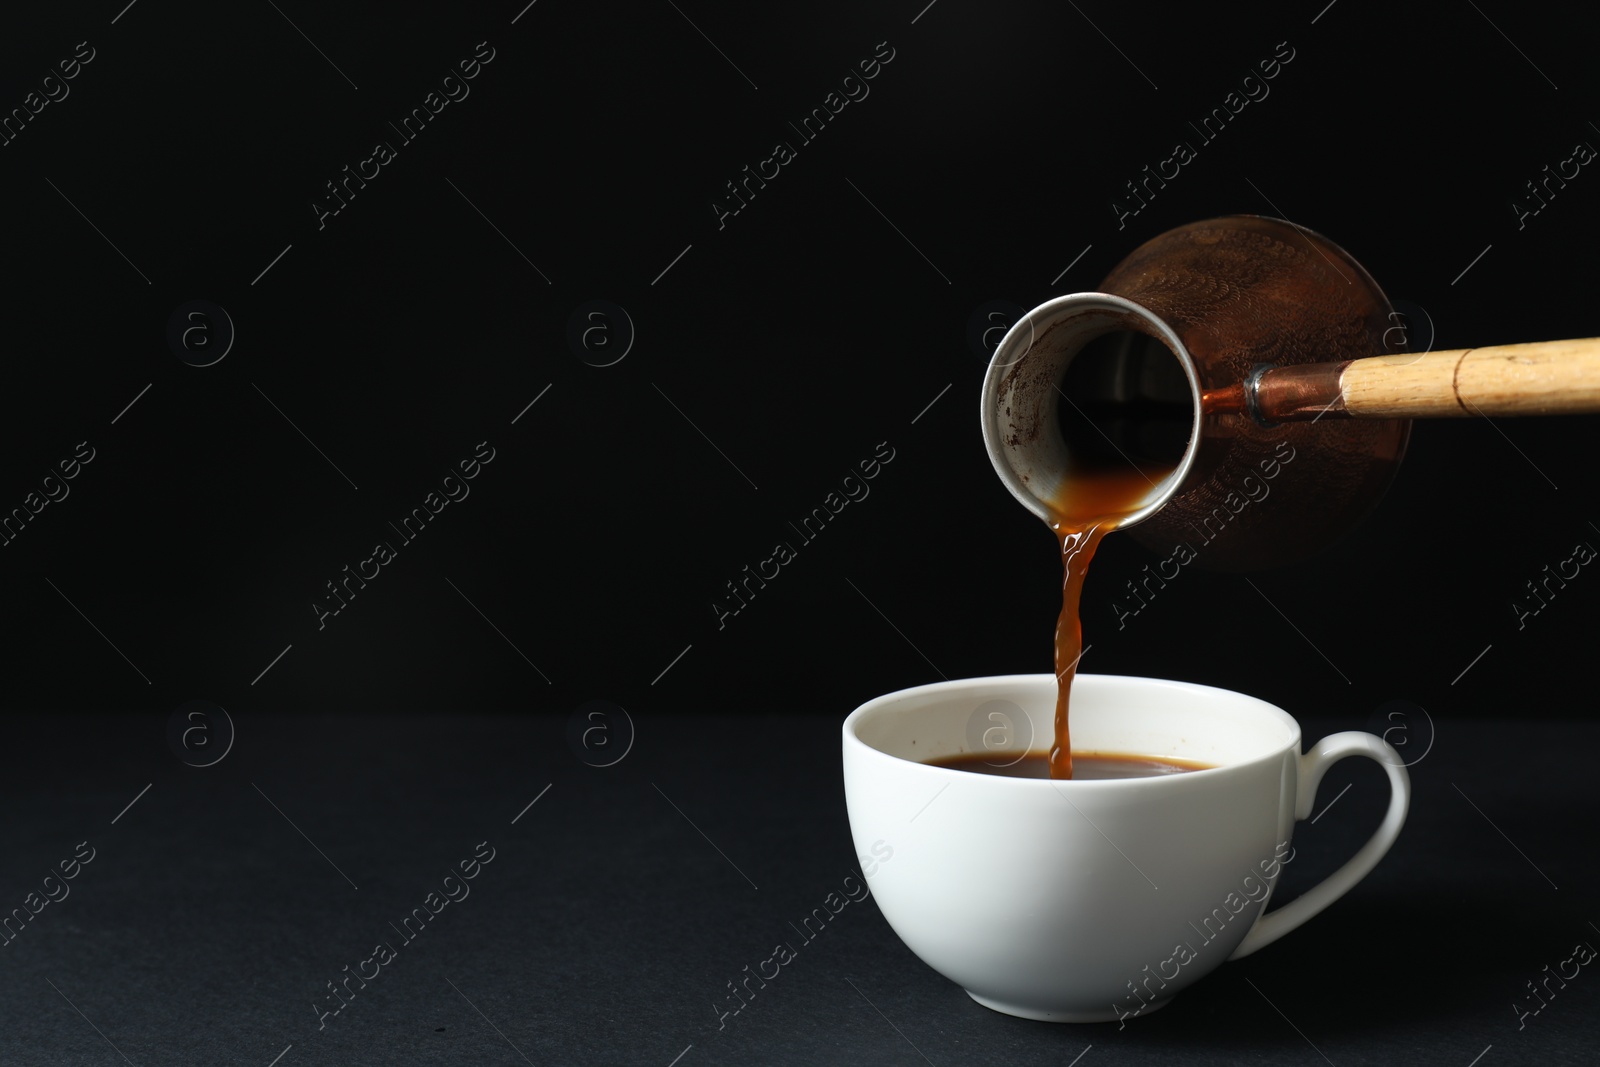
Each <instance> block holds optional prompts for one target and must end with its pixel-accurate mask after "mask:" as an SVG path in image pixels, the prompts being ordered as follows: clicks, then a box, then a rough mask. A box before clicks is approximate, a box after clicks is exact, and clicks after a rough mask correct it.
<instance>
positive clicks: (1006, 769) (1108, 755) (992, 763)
mask: <svg viewBox="0 0 1600 1067" xmlns="http://www.w3.org/2000/svg"><path fill="white" fill-rule="evenodd" d="M923 762H924V763H927V764H928V765H930V766H933V767H949V768H950V769H951V770H957V771H973V772H975V773H977V774H993V775H997V776H999V777H1001V778H1049V777H1051V774H1050V753H1048V752H1024V753H1023V754H1022V756H1021V757H1020V758H1018V759H1012V760H997V759H995V758H994V756H993V754H991V753H988V752H961V753H958V754H956V755H954V756H940V757H938V758H936V759H930V760H924V761H923ZM1215 766H1216V764H1214V763H1201V762H1200V761H1199V760H1190V759H1179V758H1177V757H1176V756H1132V755H1127V754H1124V753H1120V752H1075V753H1073V755H1072V777H1073V779H1074V780H1076V781H1096V780H1102V779H1107V778H1158V777H1160V776H1162V775H1166V774H1182V773H1184V772H1185V771H1204V770H1210V769H1211V768H1212V767H1215Z"/></svg>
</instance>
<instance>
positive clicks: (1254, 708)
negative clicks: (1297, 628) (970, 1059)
mask: <svg viewBox="0 0 1600 1067" xmlns="http://www.w3.org/2000/svg"><path fill="white" fill-rule="evenodd" d="M1055 696H1056V685H1055V678H1054V676H1053V675H1050V674H1037V675H1015V676H1010V677H996V678H974V679H965V680H960V681H952V682H940V683H937V684H934V685H924V686H918V687H917V688H914V689H906V690H902V691H900V692H898V693H890V694H887V695H885V696H881V697H878V698H876V699H875V700H870V701H868V702H867V703H865V704H863V705H862V706H861V707H859V708H857V709H856V710H855V711H854V712H852V713H851V714H850V716H849V717H848V718H847V719H845V722H844V788H845V802H846V805H847V806H848V809H849V813H850V831H851V835H852V836H853V838H854V840H855V846H856V852H857V854H858V855H859V856H860V857H861V858H862V865H863V871H864V873H868V875H869V879H870V884H871V888H872V895H873V896H874V897H875V898H876V899H877V902H878V907H879V909H880V910H881V911H882V912H883V915H884V918H886V919H887V920H888V921H889V925H890V926H891V927H893V928H894V931H895V933H896V934H898V935H899V936H900V938H901V940H903V941H904V942H905V943H906V945H907V946H908V947H910V949H911V950H912V951H913V952H915V953H916V954H917V955H918V956H919V957H921V959H922V960H923V962H925V963H927V964H928V966H930V967H932V968H933V969H934V970H936V971H938V972H939V973H940V974H942V975H944V976H945V977H947V978H949V979H950V980H951V981H953V982H956V983H957V984H959V985H960V986H961V987H962V988H963V989H965V990H966V991H967V993H968V995H969V996H971V997H972V999H973V1000H976V1001H977V1002H978V1003H980V1004H983V1005H985V1006H987V1007H990V1008H994V1009H995V1010H997V1011H1002V1012H1006V1013H1008V1014H1011V1015H1019V1016H1022V1017H1024V1018H1028V1019H1040V1020H1047V1021H1053V1022H1107V1021H1112V1020H1117V1019H1122V1020H1126V1019H1128V1018H1131V1017H1133V1016H1136V1015H1139V1014H1141V1013H1143V1012H1146V1011H1153V1010H1155V1009H1156V1008H1159V1007H1162V1006H1163V1005H1165V1004H1166V1003H1167V1002H1169V1001H1170V1000H1171V999H1172V997H1173V996H1174V995H1176V994H1177V993H1179V992H1180V991H1182V990H1183V989H1184V988H1186V987H1187V986H1189V985H1190V984H1192V983H1193V982H1195V981H1196V980H1198V979H1200V978H1201V977H1203V976H1205V975H1206V974H1208V973H1209V972H1211V971H1212V970H1214V969H1215V968H1216V967H1218V966H1219V965H1220V964H1222V963H1223V961H1225V960H1230V959H1237V958H1239V957H1241V956H1245V955H1248V954H1250V953H1252V952H1254V951H1255V950H1256V949H1258V948H1261V947H1262V946H1263V945H1267V944H1270V943H1272V942H1273V941H1276V940H1277V939H1278V938H1280V937H1282V936H1283V935H1284V934H1286V933H1288V932H1289V931H1290V930H1293V929H1294V928H1295V927H1297V926H1299V925H1300V924H1301V923H1303V922H1305V921H1306V920H1307V919H1309V918H1311V916H1313V915H1315V914H1317V913H1318V912H1319V911H1321V910H1322V909H1323V908H1325V907H1327V906H1328V905H1329V904H1331V903H1333V902H1334V901H1335V900H1337V899H1338V898H1339V897H1341V896H1343V895H1344V893H1345V892H1346V891H1348V890H1349V889H1350V888H1351V887H1352V886H1354V885H1355V884H1356V883H1357V882H1359V881H1360V880H1361V879H1362V878H1364V877H1365V876H1366V874H1367V872H1368V871H1370V870H1372V868H1373V867H1374V866H1375V865H1376V864H1377V862H1378V860H1379V859H1381V858H1382V857H1383V854H1384V853H1385V852H1387V851H1388V850H1389V846H1390V845H1392V844H1393V843H1394V839H1395V837H1396V836H1398V834H1399V833H1400V827H1401V826H1402V825H1403V824H1404V823H1405V818H1406V811H1407V808H1408V807H1409V804H1410V800H1411V783H1410V778H1409V777H1408V776H1407V774H1406V769H1405V766H1404V764H1403V762H1402V760H1401V758H1400V756H1399V754H1398V753H1397V752H1395V750H1394V749H1393V748H1392V747H1390V746H1389V745H1388V744H1387V743H1386V742H1384V741H1382V740H1380V739H1379V738H1377V737H1374V736H1373V735H1372V734H1368V733H1360V732H1355V731H1351V732H1347V733H1337V734H1332V735H1330V736H1328V737H1325V738H1323V739H1322V740H1321V741H1320V742H1318V743H1317V744H1316V745H1314V746H1313V747H1312V749H1311V750H1310V751H1309V752H1307V753H1305V754H1304V755H1301V753H1300V726H1299V724H1298V723H1296V722H1295V721H1294V719H1293V718H1291V717H1290V716H1289V715H1288V714H1287V713H1286V712H1284V711H1282V710H1281V709H1279V708H1276V707H1274V706H1272V705H1271V704H1268V703H1266V702H1265V701H1261V700H1257V699H1255V698H1254V697H1248V696H1244V695H1242V694H1239V693H1232V692H1229V691H1227V690H1225V689H1214V688H1212V687H1210V686H1203V685H1192V684H1189V683H1186V682H1169V681H1159V680H1156V679H1150V678H1126V677H1117V676H1111V675H1092V674H1091V675H1079V676H1078V678H1077V679H1076V681H1075V682H1074V684H1073V689H1072V712H1071V714H1072V720H1071V723H1072V747H1073V751H1074V752H1078V753H1084V752H1106V753H1126V754H1130V755H1143V756H1171V757H1177V758H1180V759H1187V760H1196V761H1199V762H1202V763H1206V764H1212V765H1214V766H1212V767H1210V768H1208V769H1205V770H1197V771H1189V772H1186V773H1183V774H1172V775H1164V776H1159V777H1148V778H1127V779H1113V780H1100V781H1076V780H1075V781H1050V780H1044V779H1029V778H1007V777H1001V776H997V775H989V774H977V773H974V772H972V771H967V770H956V769H951V768H946V767H934V766H931V765H929V764H927V763H924V762H922V761H924V760H927V759H935V758H939V757H945V756H952V755H955V754H957V753H961V752H972V751H984V750H985V749H987V750H988V751H989V757H990V758H991V760H992V761H993V762H1005V761H1006V760H1007V759H1011V758H1015V754H1016V753H1018V752H1021V751H1023V750H1025V749H1029V748H1031V749H1035V750H1048V748H1049V742H1050V738H1051V737H1052V735H1053V731H1054V726H1053V722H1054V716H1055ZM1006 720H1012V721H1006ZM979 737H981V738H982V741H981V742H980V743H979V744H977V745H975V744H974V739H975V738H979ZM1035 739H1037V740H1035ZM1008 751H1009V752H1011V755H1009V756H1008V755H1007V752H1008ZM1356 755H1360V756H1366V757H1368V758H1370V759H1373V760H1376V761H1378V763H1379V764H1380V765H1381V766H1382V767H1383V768H1384V770H1385V771H1386V772H1387V773H1388V776H1389V784H1390V790H1391V794H1390V798H1389V810H1388V812H1387V814H1386V815H1385V816H1384V819H1383V823H1382V824H1381V825H1380V826H1379V827H1378V830H1377V832H1376V833H1374V834H1373V835H1372V837H1371V839H1369V840H1368V841H1367V843H1366V844H1365V845H1363V846H1362V847H1361V849H1360V851H1358V852H1357V853H1356V854H1355V856H1353V857H1352V858H1351V859H1350V861H1349V862H1347V863H1346V864H1345V865H1344V866H1343V867H1340V868H1339V869H1338V870H1337V871H1335V872H1334V873H1333V874H1331V875H1329V876H1328V877H1327V878H1326V879H1324V880H1323V881H1322V882H1320V883H1319V884H1318V885H1316V886H1315V887H1314V888H1312V889H1310V890H1308V891H1306V892H1305V893H1303V894H1302V895H1301V896H1300V897H1298V898H1297V899H1296V900H1294V901H1293V902H1292V903H1290V904H1288V905H1286V906H1284V907H1282V908H1279V909H1277V910H1275V911H1272V912H1267V911H1266V903H1267V900H1268V899H1269V898H1270V896H1271V892H1272V889H1273V887H1274V886H1275V885H1276V883H1277V876H1278V874H1279V872H1280V870H1281V868H1282V866H1283V865H1284V864H1285V863H1288V862H1291V861H1292V860H1293V849H1292V846H1291V845H1290V844H1289V842H1290V839H1291V837H1292V836H1293V833H1294V824H1295V822H1296V820H1299V819H1304V818H1306V817H1307V816H1309V815H1310V814H1311V811H1312V802H1313V800H1314V799H1315V798H1316V793H1317V784H1318V783H1319V782H1320V781H1321V780H1322V776H1323V773H1324V772H1325V771H1326V770H1327V769H1328V767H1329V766H1330V765H1332V764H1333V763H1334V762H1336V761H1337V760H1340V759H1343V758H1344V757H1346V756H1356ZM869 868H870V869H869Z"/></svg>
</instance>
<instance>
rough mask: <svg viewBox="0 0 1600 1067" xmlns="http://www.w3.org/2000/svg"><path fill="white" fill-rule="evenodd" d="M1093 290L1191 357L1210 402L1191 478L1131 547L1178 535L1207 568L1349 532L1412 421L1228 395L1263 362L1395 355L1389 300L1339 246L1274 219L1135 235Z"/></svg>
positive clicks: (1248, 218)
mask: <svg viewBox="0 0 1600 1067" xmlns="http://www.w3.org/2000/svg"><path fill="white" fill-rule="evenodd" d="M1099 289H1100V291H1101V292H1105V293H1113V294H1116V295H1118V296H1123V297H1126V298H1128V299H1129V300H1132V301H1134V302H1136V303H1138V304H1140V305H1142V306H1143V307H1145V308H1147V309H1148V310H1149V311H1151V312H1152V313H1153V314H1154V315H1156V316H1157V317H1158V318H1160V319H1161V320H1162V321H1163V322H1165V323H1166V324H1167V325H1168V326H1169V327H1170V328H1171V329H1172V330H1173V332H1175V333H1176V334H1177V335H1178V336H1179V338H1181V339H1182V341H1183V343H1184V345H1185V347H1187V348H1188V350H1189V352H1190V354H1191V355H1192V356H1193V358H1194V362H1195V364H1196V367H1197V369H1198V371H1199V374H1200V383H1201V389H1202V395H1203V396H1204V397H1207V398H1208V399H1209V400H1210V401H1211V403H1210V404H1208V406H1207V408H1206V409H1205V412H1206V413H1205V414H1203V415H1202V417H1201V422H1200V434H1201V443H1200V449H1199V452H1198V455H1197V457H1196V462H1195V464H1194V466H1193V468H1192V469H1191V471H1190V473H1189V476H1188V477H1187V478H1186V479H1185V481H1184V482H1183V484H1182V486H1181V487H1180V488H1179V489H1178V491H1177V493H1176V494H1175V495H1174V496H1173V497H1172V499H1171V500H1169V501H1168V502H1167V504H1166V505H1165V506H1164V507H1163V508H1161V509H1160V510H1159V511H1157V512H1156V513H1155V514H1153V515H1151V516H1150V517H1149V518H1147V519H1145V520H1144V521H1143V522H1141V523H1139V524H1137V525H1136V526H1133V527H1131V528H1130V529H1129V530H1128V532H1129V533H1130V534H1132V535H1133V536H1134V537H1135V538H1136V539H1137V540H1139V541H1140V542H1141V543H1143V544H1145V545H1146V546H1147V547H1149V548H1151V549H1153V550H1155V551H1157V552H1160V553H1162V554H1170V553H1171V552H1172V551H1173V549H1175V548H1176V546H1177V545H1178V544H1179V543H1182V542H1187V543H1188V544H1189V545H1190V546H1191V547H1192V548H1193V549H1194V550H1195V551H1196V553H1197V556H1198V558H1197V562H1199V563H1200V564H1201V565H1202V566H1206V567H1209V568H1214V569H1218V570H1253V569H1257V568H1262V567H1271V566H1277V565H1281V564H1285V563H1291V562H1294V561H1297V560H1300V559H1303V558H1305V557H1307V556H1310V555H1312V554H1314V553H1316V552H1317V551H1318V550H1320V549H1322V548H1323V547H1325V546H1326V545H1327V544H1329V543H1330V542H1332V541H1334V540H1335V539H1337V538H1338V537H1340V536H1341V535H1343V534H1344V533H1346V532H1347V531H1348V530H1349V529H1350V528H1351V527H1353V526H1354V525H1355V524H1356V523H1357V522H1359V521H1360V520H1361V518H1362V517H1364V516H1365V515H1366V514H1367V513H1368V512H1369V511H1370V510H1371V509H1372V507H1373V506H1374V505H1375V504H1376V503H1377V501H1378V499H1379V498H1380V497H1381V496H1382V495H1383V492H1384V490H1385V489H1386V488H1388V485H1389V482H1390V480H1391V479H1392V478H1393V476H1394V471H1395V468H1396V466H1397V465H1398V463H1399V461H1400V459H1401V457H1402V456H1403V455H1404V453H1405V447H1406V441H1407V438H1408V437H1409V436H1410V432H1411V423H1410V421H1409V420H1403V419H1382V420H1379V419H1347V418H1338V417H1335V416H1334V415H1333V414H1332V413H1330V415H1329V417H1326V418H1320V419H1315V420H1314V421H1309V422H1293V423H1286V424H1283V425H1275V426H1265V425H1262V424H1261V423H1259V422H1257V421H1256V420H1255V419H1253V418H1252V417H1251V416H1250V415H1248V414H1245V413H1244V411H1243V410H1242V408H1243V405H1241V404H1240V403H1239V402H1238V401H1239V400H1241V399H1242V396H1241V395H1240V388H1239V387H1240V386H1241V384H1242V383H1244V382H1246V380H1247V379H1248V378H1249V377H1250V375H1251V373H1252V371H1253V370H1254V369H1255V368H1257V367H1258V366H1260V365H1262V364H1269V365H1271V366H1274V367H1282V366H1293V365H1299V364H1309V363H1335V364H1337V363H1343V362H1345V361H1348V360H1355V359H1363V358H1365V357H1368V356H1377V355H1383V354H1385V353H1392V352H1394V351H1396V346H1394V345H1392V344H1391V345H1390V346H1389V347H1387V348H1386V347H1385V345H1384V342H1383V338H1384V332H1385V330H1386V329H1387V328H1388V327H1390V326H1391V325H1392V322H1391V319H1390V314H1391V311H1392V309H1391V307H1390V305H1389V301H1388V299H1387V298H1386V297H1385V296H1384V295H1383V292H1382V290H1381V289H1379V287H1378V284H1377V283H1376V282H1375V281H1373V280H1372V278H1371V277H1370V276H1369V275H1368V274H1367V272H1366V271H1365V270H1363V269H1362V268H1361V266H1360V264H1358V263H1357V262H1356V261H1355V260H1354V259H1352V258H1351V257H1350V256H1349V255H1348V254H1347V253H1346V252H1345V251H1344V250H1343V249H1341V248H1339V246H1338V245H1335V244H1334V243H1333V242H1332V241H1329V240H1328V239H1327V238H1325V237H1322V236H1321V235H1319V234H1317V233H1315V232H1313V231H1311V230H1307V229H1305V228H1303V227H1300V226H1295V225H1293V224H1292V223H1288V222H1284V221H1282V220H1279V219H1271V218H1265V217H1261V216H1256V215H1234V216H1228V217H1225V218H1218V219H1210V220H1207V221H1204V222H1196V223H1191V224H1189V225H1187V226H1180V227H1178V228H1177V229H1174V230H1169V231H1168V232H1166V233H1163V234H1161V235H1160V236H1158V237H1155V238H1153V239H1152V240H1150V241H1147V242H1145V243H1144V244H1143V245H1141V246H1139V247H1138V248H1137V249H1135V250H1134V251H1133V252H1132V253H1131V254H1130V255H1129V256H1128V257H1127V258H1126V259H1124V260H1123V261H1122V262H1121V263H1119V264H1118V265H1117V266H1116V267H1115V268H1113V269H1112V271H1111V273H1110V274H1109V275H1107V277H1106V279H1105V281H1104V282H1102V283H1101V285H1100V287H1099ZM1144 332H1149V331H1148V330H1146V331H1144ZM1286 384H1287V383H1286ZM1308 384H1309V383H1308ZM1230 398H1231V400H1232V402H1230ZM1306 400H1307V398H1305V397H1300V398H1290V400H1289V401H1286V403H1290V406H1291V407H1300V406H1303V404H1304V402H1306ZM1291 401H1292V402H1291ZM1325 402H1326V401H1324V403H1325ZM1286 457H1287V458H1286Z"/></svg>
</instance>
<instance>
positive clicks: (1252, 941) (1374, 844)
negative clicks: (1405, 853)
mask: <svg viewBox="0 0 1600 1067" xmlns="http://www.w3.org/2000/svg"><path fill="white" fill-rule="evenodd" d="M1346 756H1366V757H1367V758H1368V759H1371V760H1376V761H1377V762H1378V763H1379V764H1381V765H1382V766H1383V769H1384V771H1385V772H1386V773H1387V774H1388V775H1389V810H1388V811H1387V812H1386V813H1385V814H1384V816H1383V822H1382V823H1381V824H1380V825H1379V826H1378V829H1377V830H1376V831H1375V832H1374V833H1373V835H1372V836H1371V837H1370V838H1368V839H1367V843H1366V844H1364V845H1362V846H1361V849H1360V851H1358V852H1357V853H1356V854H1355V855H1354V856H1351V857H1350V859H1349V861H1348V862H1346V863H1345V865H1344V866H1343V867H1340V868H1339V869H1338V870H1337V871H1334V872H1333V873H1332V874H1330V875H1328V877H1326V878H1324V879H1323V880H1322V881H1320V882H1318V883H1317V884H1316V885H1315V886H1313V887H1312V888H1310V889H1308V890H1306V891H1305V892H1304V893H1302V894H1301V895H1300V896H1298V897H1296V898H1295V899H1294V900H1293V901H1292V902H1291V903H1288V904H1285V905H1284V906H1283V907H1281V908H1275V909H1273V910H1272V911H1271V912H1268V913H1266V914H1264V915H1262V916H1260V918H1258V919H1257V920H1256V924H1255V926H1253V927H1251V929H1250V932H1249V933H1247V934H1245V937H1244V940H1243V941H1242V942H1240V944H1239V947H1238V948H1237V949H1235V950H1234V953H1233V955H1231V956H1229V957H1228V958H1229V959H1230V960H1236V959H1240V958H1242V957H1244V956H1248V955H1250V953H1252V952H1254V951H1255V950H1256V949H1258V948H1262V947H1264V946H1266V945H1270V944H1272V943H1273V942H1274V941H1276V940H1278V938H1280V937H1282V936H1283V935H1284V934H1286V933H1288V932H1289V931H1290V930H1293V929H1294V928H1296V927H1297V926H1299V925H1300V924H1301V923H1303V922H1305V921H1306V920H1307V919H1309V918H1311V917H1312V916H1313V915H1315V914H1317V913H1318V912H1320V911H1321V910H1322V909H1323V908H1326V907H1327V906H1328V905H1329V904H1332V903H1333V902H1334V901H1336V900H1338V899H1339V898H1340V897H1342V896H1344V895H1345V893H1347V892H1349V890H1350V889H1351V888H1352V887H1353V886H1354V885H1355V884H1356V883H1357V882H1359V881H1361V879H1363V878H1365V877H1366V876H1367V874H1368V872H1370V871H1371V870H1372V868H1374V867H1376V866H1377V865H1378V861H1379V860H1381V859H1382V858H1383V855H1384V853H1386V852H1388V851H1389V846H1390V845H1392V844H1394V839H1395V838H1396V837H1399V836H1400V828H1401V827H1402V826H1404V825H1405V821H1406V812H1407V810H1408V809H1409V808H1410V807H1411V776H1410V775H1409V774H1407V773H1406V768H1405V763H1404V762H1403V761H1402V760H1401V759H1400V753H1398V752H1396V751H1395V750H1394V747H1393V746H1392V745H1390V744H1389V743H1388V742H1387V741H1384V740H1382V739H1380V738H1377V737H1374V736H1373V735H1372V734H1368V733H1362V732H1361V731H1359V730H1349V731H1346V732H1344V733H1338V734H1329V735H1328V736H1327V737H1324V738H1323V739H1322V740H1321V741H1318V742H1317V743H1316V744H1315V745H1314V746H1312V748H1311V751H1310V752H1307V753H1306V754H1305V755H1303V756H1301V757H1300V776H1299V777H1300V785H1299V789H1298V793H1297V795H1296V797H1295V805H1294V817H1295V821H1297V822H1298V821H1299V820H1301V819H1304V818H1306V817H1307V816H1309V815H1310V814H1311V807H1312V804H1313V803H1314V802H1315V801H1316V799H1317V786H1318V785H1320V784H1321V783H1322V776H1323V775H1324V774H1325V773H1327V770H1328V768H1329V767H1331V766H1333V765H1334V764H1335V763H1337V762H1338V761H1340V760H1342V759H1344V758H1345V757H1346Z"/></svg>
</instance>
